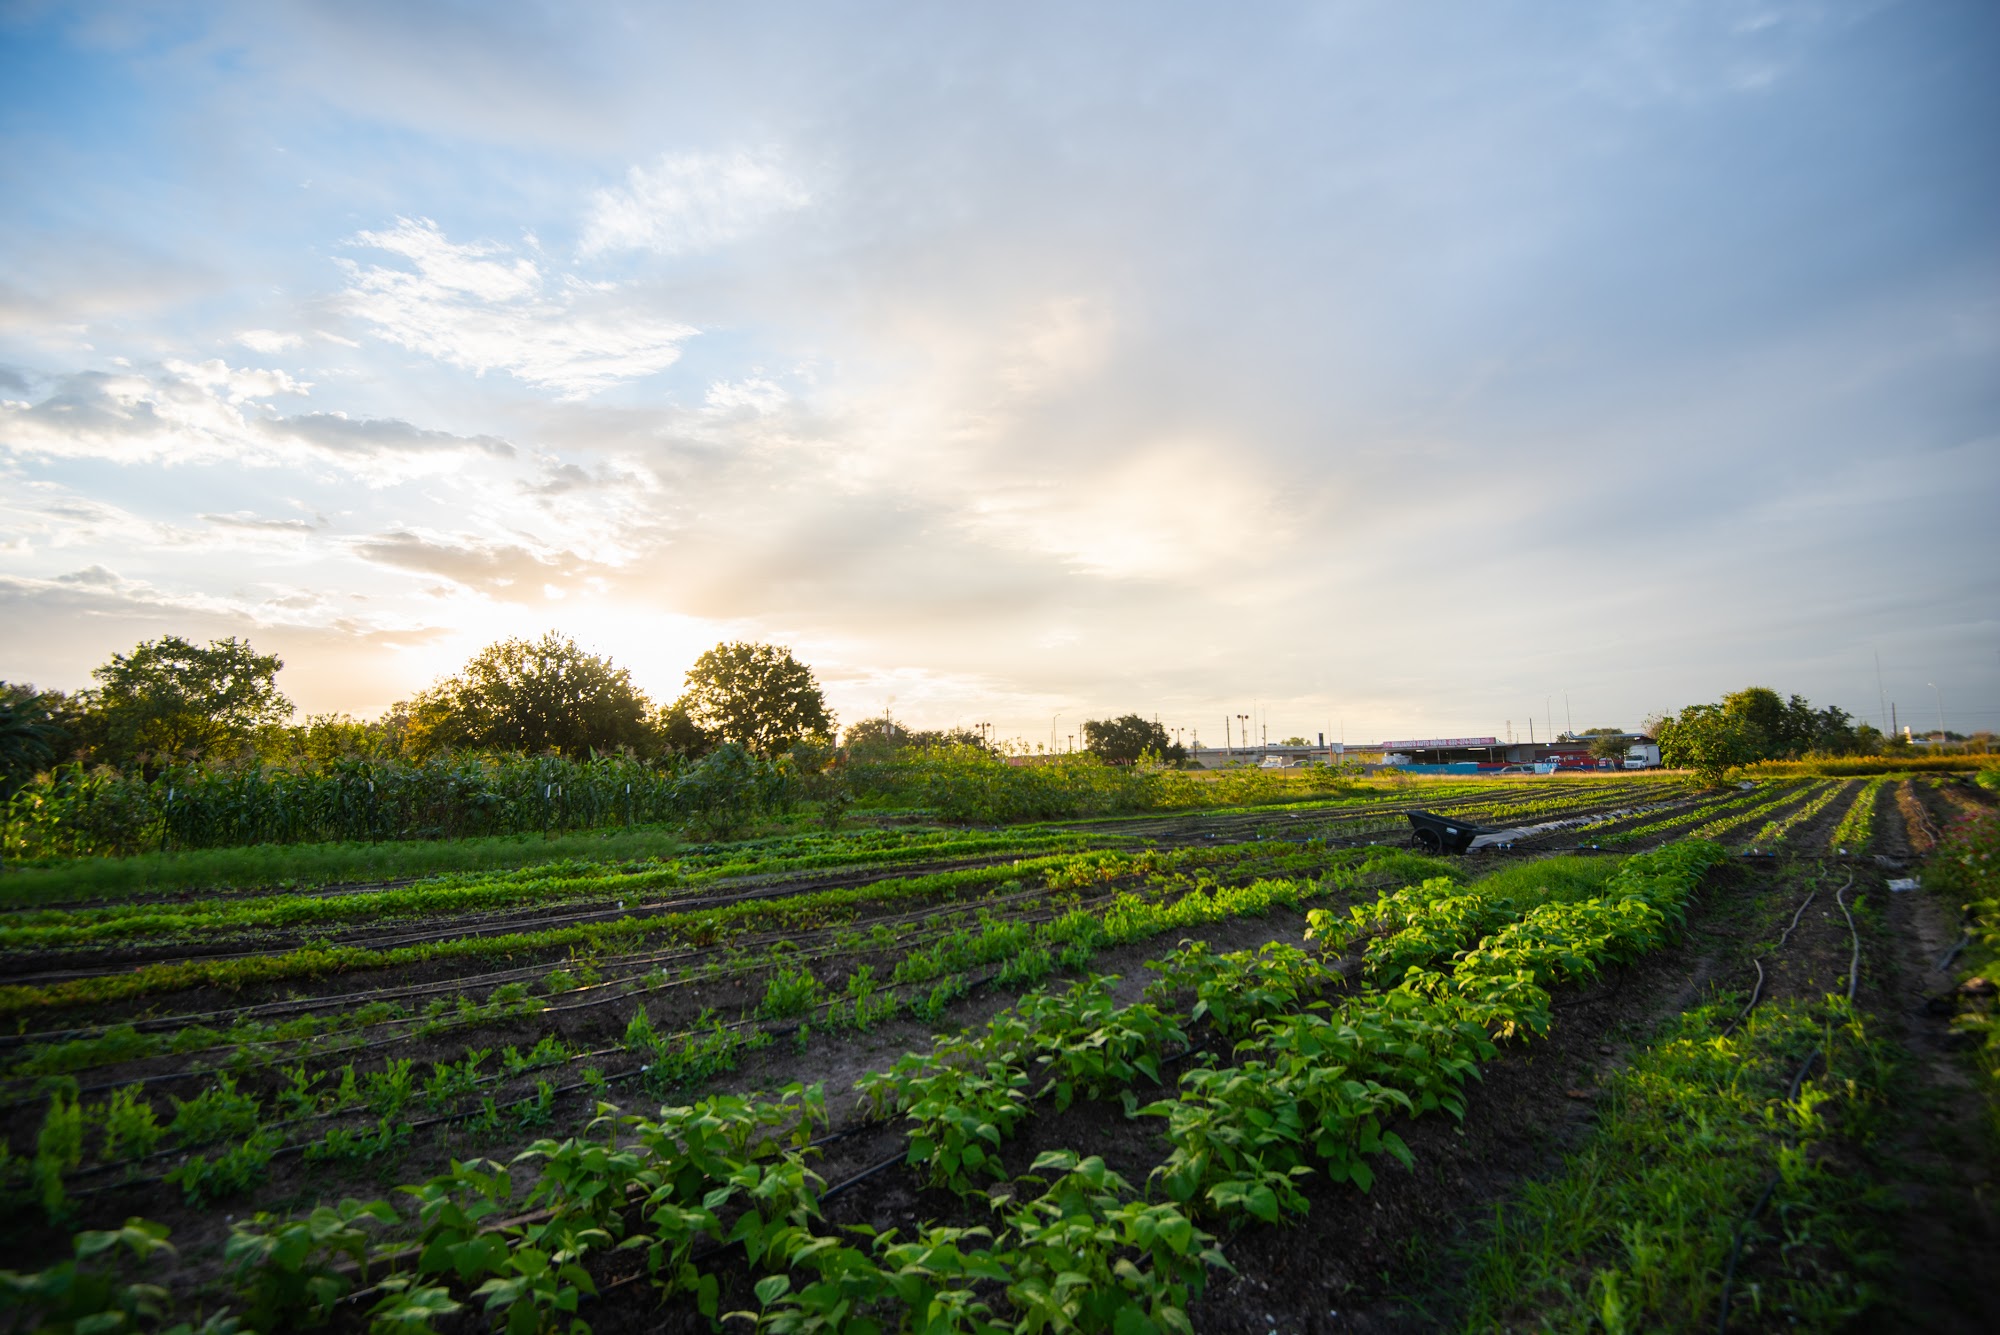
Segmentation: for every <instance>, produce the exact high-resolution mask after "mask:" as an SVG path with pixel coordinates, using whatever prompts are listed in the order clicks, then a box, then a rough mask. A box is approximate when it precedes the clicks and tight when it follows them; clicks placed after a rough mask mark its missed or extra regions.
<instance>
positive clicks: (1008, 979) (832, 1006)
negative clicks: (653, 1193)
mask: <svg viewBox="0 0 2000 1335" xmlns="http://www.w3.org/2000/svg"><path fill="white" fill-rule="evenodd" d="M1404 862H1408V863H1415V864H1417V865H1418V866H1422V865H1423V864H1422V862H1421V860H1418V859H1410V858H1407V857H1406V856H1405V855H1395V856H1393V857H1392V858H1391V859H1390V860H1389V864H1388V865H1394V864H1397V863H1404ZM1384 865H1385V864H1384V863H1382V862H1379V861H1364V862H1362V863H1361V864H1360V865H1359V866H1357V867H1352V868H1349V869H1348V870H1347V871H1346V872H1345V873H1344V874H1343V873H1342V872H1340V871H1339V870H1336V871H1335V872H1333V873H1331V874H1329V875H1327V876H1325V877H1323V878H1321V879H1320V880H1317V881H1297V880H1270V879H1266V880H1259V881H1255V882H1252V883H1251V884H1249V885H1244V886H1233V887H1231V886H1219V885H1215V884H1213V883H1202V884H1198V885H1197V886H1196V887H1195V888H1193V889H1192V890H1189V891H1187V892H1186V893H1184V894H1182V895H1180V896H1179V897H1178V898H1175V899H1171V900H1153V899H1148V898H1146V897H1143V896H1141V895H1138V894H1134V893H1132V892H1129V891H1122V892H1119V893H1117V894H1116V895H1115V896H1114V897H1112V898H1111V899H1110V900H1108V901H1106V902H1104V903H1102V904H1098V905H1091V906H1088V907H1078V908H1073V909H1070V910H1069V911H1067V912H1065V913H1062V914H1060V915H1059V916H1057V917H1055V918H1053V919H1051V920H1050V921H1047V922H1042V923H1029V922H1024V921H1021V920H1019V919H982V920H981V922H980V923H979V924H978V925H977V930H961V931H958V932H955V933H953V934H952V935H950V936H948V937H946V938H943V939H940V940H938V941H936V942H934V943H932V944H929V945H927V946H918V947H916V948H913V949H910V950H908V951H907V953H905V954H904V955H903V956H902V958H901V959H900V961H899V962H897V963H896V965H895V967H894V968H893V969H892V970H891V971H890V972H889V974H888V977H887V979H886V983H877V982H876V981H875V974H874V970H873V968H872V967H869V966H863V967H862V968H860V969H858V970H856V971H854V972H852V973H850V974H849V976H848V978H847V979H846V983H845V986H844V990H841V991H837V992H833V993H831V994H830V993H829V989H828V988H827V987H826V986H825V985H824V984H823V983H822V982H821V980H820V979H818V978H817V977H815V976H814V975H813V974H812V973H811V971H810V970H809V969H808V968H806V967H805V966H804V965H803V964H800V963H798V962H797V961H796V959H793V960H792V961H791V962H790V963H786V964H784V965H781V966H780V967H779V968H778V969H777V971H776V972H774V973H773V975H772V977H771V978H770V980H769V982H768V984H767V986H766V989H765V993H764V997H763V1000H762V1001H761V1002H760V1003H759V1004H758V1005H757V1007H756V1009H755V1012H754V1014H753V1015H751V1016H746V1017H744V1019H743V1020H741V1021H739V1022H737V1023H735V1024H728V1025H725V1024H723V1023H722V1022H720V1021H715V1020H710V1019H708V1018H706V1017H704V1019H703V1020H701V1021H700V1022H698V1023H697V1024H696V1025H695V1026H694V1027H693V1028H692V1029H690V1030H688V1031H686V1032H683V1033H672V1034H661V1033H657V1032H656V1031H655V1030H654V1028H653V1026H652V1024H651V1021H650V1019H649V1018H648V1016H647V1014H646V1011H645V1010H644V1009H643V1008H642V1009H640V1010H639V1011H638V1012H637V1013H636V1014H635V1015H634V1017H633V1020H632V1022H631V1024H629V1025H628V1026H627V1028H626V1030H625V1032H624V1035H623V1038H622V1040H621V1042H620V1043H618V1044H617V1045H615V1046H613V1047H611V1048H605V1049H597V1050H593V1051H587V1052H573V1051H567V1050H565V1049H564V1047H563V1045H562V1044H561V1043H560V1042H555V1041H552V1040H545V1041H544V1043H543V1044H542V1045H540V1046H538V1047H537V1048H536V1049H535V1050H534V1052H532V1053H530V1054H520V1053H518V1052H516V1051H515V1050H513V1049H509V1050H508V1051H507V1052H505V1053H503V1054H502V1060H501V1063H500V1067H499V1069H498V1070H497V1071H494V1072H492V1073H491V1074H482V1073H481V1072H480V1070H479V1068H480V1067H481V1066H482V1064H483V1063H484V1062H485V1060H486V1059H487V1058H488V1057H490V1056H491V1055H492V1054H491V1052H490V1051H478V1052H472V1053H469V1054H465V1055H464V1056H463V1059H462V1060H461V1061H458V1062H451V1061H436V1062H433V1063H432V1064H431V1066H432V1069H431V1074H430V1075H429V1076H428V1077H420V1076H419V1075H418V1074H417V1073H416V1072H414V1071H413V1070H412V1064H411V1062H410V1061H408V1060H396V1059H389V1060H386V1061H384V1062H383V1064H382V1066H381V1068H380V1069H379V1070H374V1071H369V1072H362V1073H360V1074H359V1075H357V1072H356V1070H355V1067H354V1066H353V1065H351V1064H350V1065H348V1066H346V1067H344V1068H337V1069H335V1070H333V1071H331V1072H330V1073H322V1074H319V1075H314V1074H310V1073H309V1071H308V1068H307V1067H306V1066H305V1065H303V1064H299V1065H293V1066H288V1067H285V1068H284V1074H285V1076H286V1078H287V1080H288V1082H289V1084H288V1085H287V1086H286V1087H284V1088H281V1089H279V1090H278V1091H277V1093H276V1095H275V1099H274V1102H275V1104H276V1106H277V1107H279V1108H281V1109H282V1110H284V1111H285V1112H286V1113H287V1114H288V1115H289V1120H288V1121H287V1122H286V1123H279V1124H272V1123H269V1122H266V1121H263V1120H262V1118H263V1110H262V1109H261V1108H260V1105H259V1103H258V1100H257V1099H256V1098H255V1097H254V1096H253V1095H251V1094H249V1093H248V1092H239V1091H238V1090H237V1089H236V1086H235V1083H234V1079H233V1078H232V1077H231V1076H224V1077H223V1078H222V1080H221V1081H220V1082H219V1084H217V1085H216V1086H214V1087H212V1088H211V1089H209V1090H208V1091H206V1092H205V1093H203V1094H202V1095H201V1096H199V1097H198V1098H196V1099H193V1100H181V1099H179V1098H175V1099H174V1100H173V1104H174V1107H173V1112H172V1116H171V1119H170V1120H169V1121H168V1122H165V1123H162V1122H161V1121H159V1119H158V1117H157V1115H156V1113H155V1111H154V1109H153V1105H152V1104H151V1102H150V1101H148V1100H147V1099H146V1097H145V1096H144V1094H143V1089H142V1086H140V1085H134V1084H127V1085H124V1086H121V1087H117V1088H114V1089H111V1090H109V1091H108V1097H107V1098H105V1099H104V1100H103V1101H102V1102H101V1103H99V1104H97V1105H94V1106H93V1107H91V1108H90V1109H89V1110H88V1111H87V1112H86V1113H83V1114H80V1115H82V1116H84V1119H85V1121H86V1122H88V1123H89V1124H90V1125H92V1126H98V1127H101V1128H102V1140H101V1143H102V1147H103V1148H102V1151H101V1153H100V1155H99V1156H98V1158H97V1161H96V1167H95V1168H93V1169H92V1170H90V1171H101V1170H102V1169H104V1168H112V1167H121V1166H122V1167H125V1168H127V1169H128V1170H129V1169H130V1167H131V1165H130V1164H127V1163H124V1162H123V1160H122V1158H121V1151H126V1150H133V1149H136V1150H137V1151H138V1153H139V1154H140V1155H141V1156H142V1157H158V1156H159V1155H162V1154H165V1153H168V1152H169V1151H167V1150H161V1149H158V1148H156V1147H157V1146H159V1145H160V1144H161V1143H162V1142H164V1141H166V1140H167V1139H168V1137H167V1135H166V1133H167V1132H168V1131H172V1132H173V1133H174V1134H173V1137H172V1141H173V1147H174V1148H178V1149H183V1150H187V1149H195V1148H198V1147H201V1146H206V1145H208V1144H211V1143H213V1142H214V1141H215V1140H217V1139H220V1138H222V1137H223V1136H224V1135H234V1136H236V1137H238V1138H239V1139H241V1140H243V1141H244V1142H245V1143H246V1144H251V1143H253V1142H254V1144H255V1145H256V1146H257V1147H259V1148H260V1150H261V1151H265V1152H267V1153H266V1154H265V1157H266V1158H268V1157H269V1153H277V1152H304V1153H307V1154H308V1155H309V1156H312V1155H314V1153H315V1148H314V1144H313V1143H308V1142H295V1143H289V1144H288V1143H287V1142H286V1141H284V1140H283V1139H275V1140H274V1139H272V1138H271V1136H270V1135H269V1134H268V1133H270V1132H273V1131H283V1130H285V1129H286V1127H288V1126H291V1127H296V1126H299V1125H302V1124H307V1123H316V1122H321V1121H325V1120H326V1119H328V1118H333V1117H338V1116H340V1115H342V1114H347V1115H350V1116H352V1115H361V1116H363V1117H364V1119H365V1120H364V1128H363V1129H365V1126H366V1124H367V1123H368V1122H372V1120H373V1119H377V1118H388V1119H394V1118H396V1117H398V1116H400V1115H401V1114H402V1112H403V1110H404V1109H405V1108H406V1107H407V1106H409V1105H410V1104H412V1103H413V1102H417V1101H421V1102H422V1103H424V1104H426V1105H428V1106H429V1107H431V1108H432V1109H433V1111H441V1110H443V1109H444V1108H446V1107H447V1106H449V1105H452V1104H461V1105H465V1107H466V1108H467V1109H468V1111H467V1113H466V1116H467V1117H469V1118H470V1117H476V1116H478V1115H481V1114H483V1115H484V1116H485V1117H486V1118H487V1119H488V1120H489V1121H493V1122H495V1124H496V1125H497V1121H496V1120H495V1119H497V1118H498V1115H499V1114H498V1109H497V1108H496V1106H495V1105H494V1103H493V1102H492V1098H493V1096H494V1095H495V1094H497V1093H498V1090H499V1087H500V1086H502V1085H504V1084H508V1083H511V1082H516V1081H517V1080H518V1079H519V1078H520V1077H522V1076H524V1075H525V1074H526V1073H527V1072H528V1071H530V1070H531V1069H539V1068H543V1067H549V1066H552V1065H568V1066H572V1067H583V1064H584V1063H586V1062H590V1061H597V1062H600V1063H601V1062H603V1059H604V1058H606V1057H607V1056H609V1057H614V1058H618V1057H622V1058H624V1059H625V1061H624V1062H622V1063H619V1062H614V1063H611V1064H613V1065H618V1064H624V1065H627V1066H628V1067H630V1066H634V1065H637V1064H638V1063H642V1062H643V1063H644V1069H643V1071H640V1070H629V1069H628V1070H627V1071H626V1072H624V1073H623V1074H624V1075H625V1076H631V1075H637V1074H645V1075H646V1076H648V1080H647V1083H648V1086H649V1088H652V1089H653V1090H654V1092H656V1093H664V1092H666V1090H667V1089H668V1088H670V1087H672V1086H673V1085H675V1084H677V1083H678V1082H679V1081H680V1080H681V1079H682V1078H684V1077H686V1076H688V1075H690V1074H691V1073H704V1074H705V1073H709V1072H712V1071H714V1070H718V1069H730V1068H731V1067H733V1064H734V1057H735V1054H736V1053H737V1052H738V1051H740V1050H745V1049H747V1048H752V1047H755V1046H757V1045H759V1044H760V1043H761V1042H767V1041H768V1040H769V1035H768V1034H766V1033H764V1032H763V1031H762V1030H761V1029H759V1028H758V1027H757V1025H756V1022H757V1021H786V1020H795V1021H798V1022H800V1025H801V1026H803V1028H802V1030H801V1032H802V1034H803V1032H804V1031H805V1030H813V1029H817V1030H821V1031H826V1030H831V1031H835V1032H838V1031H841V1030H845V1029H861V1030H866V1029H868V1028H871V1027H873V1026H874V1025H875V1024H879V1023H881V1022H883V1021H885V1020H887V1019H889V1018H890V1017H892V1016H894V1015H896V1014H898V1013H899V1012H901V1011H904V1010H907V1011H909V1012H910V1013H911V1014H913V1015H915V1016H917V1017H918V1018H920V1019H926V1020H935V1019H936V1018H937V1016H938V1015H939V1014H941V1012H942V1008H943V1007H944V1006H945V1005H948V1004H949V1003H950V1001H951V1000H952V999H954V998H955V997H956V996H958V995H961V994H962V993H963V992H964V991H965V990H966V988H967V986H968V983H969V979H970V977H971V975H973V974H974V973H975V972H977V971H980V970H983V969H990V968H992V967H993V966H996V965H997V966H998V973H997V975H996V977H995V981H997V982H999V983H1000V984H1002V985H1005V986H1013V987H1017V988H1018V987H1022V986H1029V985H1032V984H1034V983H1036V982H1039V981H1041V980H1042V979H1043V978H1045V977H1047V976H1048V975H1049V974H1050V973H1052V972H1053V971H1055V970H1056V969H1057V968H1058V967H1063V968H1082V967H1085V966H1087V965H1088V964H1089V962H1090V961H1091V959H1092V958H1094V957H1095V956H1096V955H1097V954H1098V953H1100V952H1102V951H1104V950H1106V949H1110V948H1113V947H1116V946H1120V945H1125V944H1128V943H1132V942H1137V941H1143V940H1149V939H1152V938H1154V937H1157V936H1159V935H1161V934H1163V933H1166V932H1171V931H1177V930H1186V929H1189V928H1196V927H1201V926H1205V925H1209V924H1213V923H1216V922H1220V921H1222V920H1224V919H1227V918H1231V917H1238V916H1263V915H1264V914H1266V913H1268V912H1269V911H1270V910H1271V909H1272V908H1273V907H1277V906H1280V905H1283V906H1287V907H1293V908H1297V907H1299V906H1301V905H1303V904H1305V903H1307V902H1310V901H1311V900H1313V899H1318V898H1324V897H1325V896H1327V895H1330V894H1333V893H1336V892H1337V891H1340V890H1343V889H1347V888H1351V887H1353V886H1355V885H1357V884H1359V883H1361V882H1362V881H1364V880H1369V879H1375V878H1376V874H1377V872H1378V871H1379V870H1380V869H1382V868H1383V867H1384ZM1442 883H1445V884H1448V882H1442ZM895 989H906V990H907V989H914V991H912V993H911V995H910V996H909V997H908V998H907V999H903V998H899V997H898V996H897V995H896V991H895ZM509 1000H510V1001H511V1000H515V999H513V998H510V999H509ZM508 1013H512V1014H519V1015H522V1016H524V1017H532V1016H533V1015H534V1014H535V1009H534V1008H533V1007H528V1008H525V1009H523V1008H520V1007H518V1006H516V1007H514V1008H513V1009H511V1010H510V1011H509V1012H508ZM801 1041H803V1038H801ZM370 1046H371V1047H372V1048H378V1049H379V1047H380V1044H379V1043H377V1044H371V1045H370ZM697 1067H699V1068H700V1069H699V1071H698V1072H697V1070H696V1068H697ZM584 1069H585V1070H586V1071H588V1070H590V1069H592V1068H588V1067H584ZM238 1073H239V1074H240V1071H239V1072H238ZM612 1078H614V1079H616V1078H621V1077H620V1076H613V1077H612ZM578 1080H579V1082H580V1083H581V1085H583V1086H587V1087H593V1088H600V1089H601V1087H602V1072H601V1071H599V1072H598V1078H597V1079H593V1078H592V1077H591V1076H589V1075H587V1074H580V1075H579V1077H578ZM75 1106H76V1105H75V1104H74V1103H73V1102H72V1101H70V1100H69V1099H67V1098H66V1097H65V1096H64V1095H62V1094H60V1093H58V1094H57V1095H56V1097H55V1098H54V1100H53V1101H52V1103H51V1108H50V1113H49V1117H50V1119H60V1118H62V1117H68V1116H73V1115H79V1114H75V1113H73V1112H72V1111H71V1110H72V1109H73V1108H74V1107H75ZM212 1108H223V1109H227V1110H228V1116H227V1118H226V1119H225V1120H223V1121H220V1122H218V1121H217V1120H216V1118H215V1117H214V1116H213V1115H211V1109H212ZM357 1134H359V1132H358V1131H357V1130H356V1129H355V1128H352V1127H349V1128H344V1129H343V1128H339V1127H336V1128H334V1129H332V1130H330V1131H327V1132H326V1133H325V1134H324V1135H323V1136H321V1137H320V1138H319V1142H318V1147H319V1151H320V1152H321V1154H322V1157H324V1154H325V1153H326V1152H328V1147H329V1145H331V1146H333V1147H336V1148H337V1147H338V1146H339V1145H341V1144H346V1143H350V1142H351V1141H352V1138H353V1137H354V1136H355V1135H357ZM381 1148H384V1149H389V1148H394V1146H393V1145H392V1144H389V1143H386V1142H385V1143H383V1144H382V1146H381ZM81 1161H82V1159H81V1154H80V1152H79V1155H78V1156H77V1162H78V1163H80V1162H81ZM75 1167H76V1164H75V1163H72V1164H70V1165H69V1168H70V1170H71V1171H73V1170H74V1169H75ZM185 1172H186V1173H188V1174H190V1175H192V1180H193V1181H195V1182H197V1183H199V1184H200V1185H201V1187H202V1189H205V1190H211V1191H212V1188H211V1187H209V1186H208V1183H207V1178H206V1176H205V1173H206V1170H205V1168H204V1165H203V1164H202V1163H200V1162H196V1163H195V1164H194V1167H193V1168H191V1169H186V1170H185ZM191 1189H193V1188H191Z"/></svg>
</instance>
